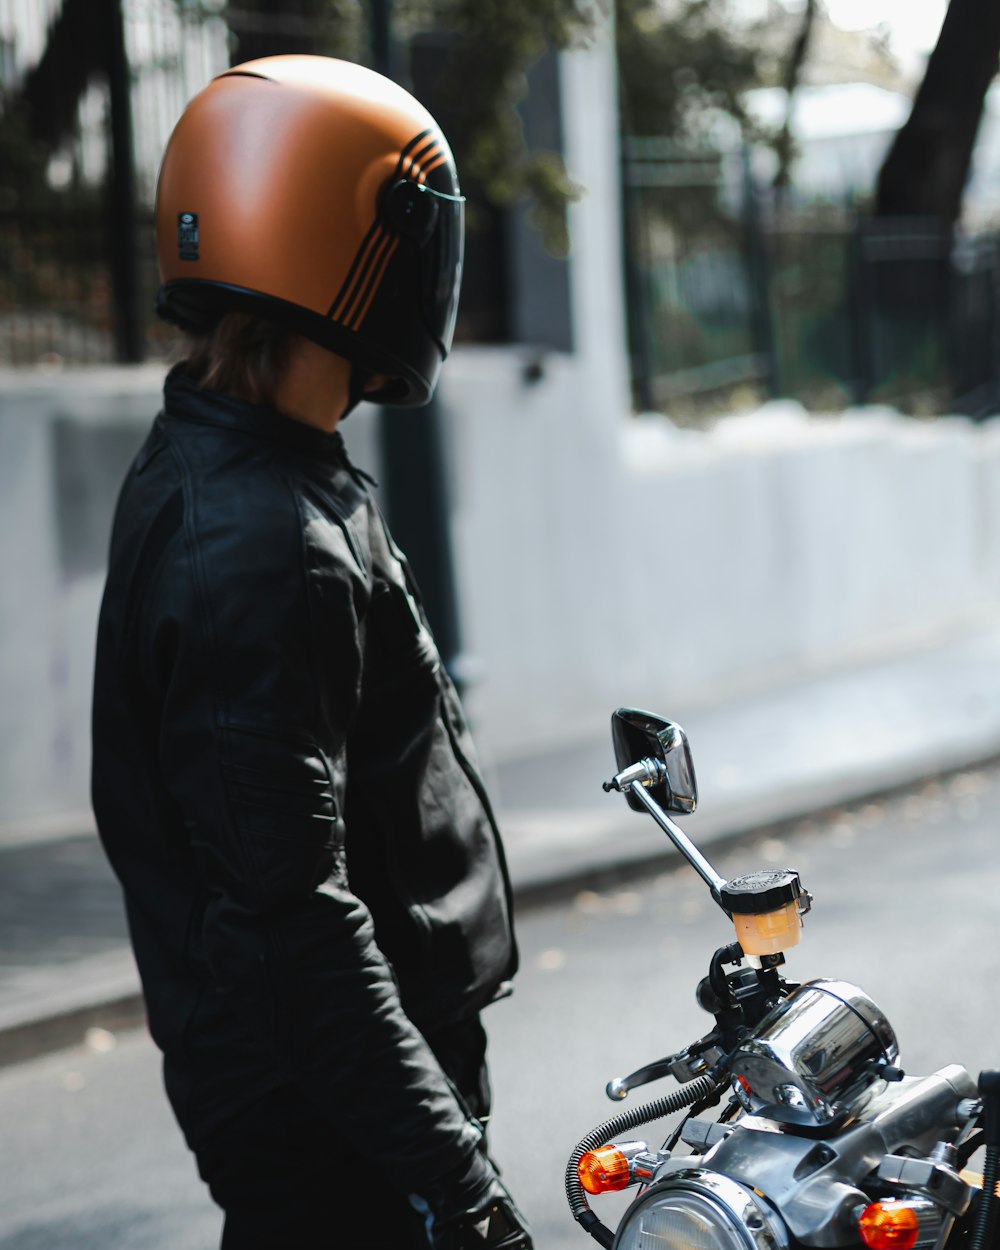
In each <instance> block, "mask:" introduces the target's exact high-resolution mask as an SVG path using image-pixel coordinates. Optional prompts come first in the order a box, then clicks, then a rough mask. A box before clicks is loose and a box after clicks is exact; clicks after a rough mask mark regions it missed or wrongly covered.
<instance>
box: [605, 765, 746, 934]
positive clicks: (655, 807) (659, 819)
mask: <svg viewBox="0 0 1000 1250" xmlns="http://www.w3.org/2000/svg"><path fill="white" fill-rule="evenodd" d="M615 780H617V778H616V779H615ZM622 789H623V790H624V789H630V790H631V792H632V793H633V794H634V795H635V797H636V798H637V799H638V800H639V802H640V803H642V805H643V807H645V809H646V810H647V811H648V812H649V814H650V816H652V818H653V819H654V820H655V821H656V823H657V824H658V825H659V826H660V828H661V829H662V830H663V832H664V833H665V834H666V835H667V837H668V838H669V839H670V841H671V842H672V843H673V844H674V846H675V847H676V848H677V849H678V850H679V851H680V853H681V854H682V855H683V856H684V858H685V859H686V860H687V862H688V863H689V864H690V865H691V867H692V868H693V869H694V870H695V872H696V873H697V874H698V876H699V877H701V879H702V881H704V882H705V884H706V885H707V886H708V887H709V889H711V891H712V897H713V898H714V899H715V901H716V902H717V903H718V904H719V906H720V907H721V906H722V903H721V895H720V891H721V890H722V887H723V886H724V885H725V884H726V878H725V877H720V876H719V874H718V873H717V872H716V871H715V869H714V868H713V867H712V865H711V864H710V863H709V862H708V860H707V859H706V858H705V856H704V855H702V853H701V851H699V850H698V848H697V847H696V846H695V844H694V843H693V842H692V841H691V839H690V838H689V837H688V836H687V834H686V833H685V832H684V830H683V829H681V828H680V827H679V826H678V825H675V824H674V822H673V821H672V820H671V819H670V817H669V816H668V815H667V813H666V812H665V811H664V810H663V808H662V807H660V805H659V803H657V801H656V800H655V799H654V798H653V797H652V795H650V794H648V793H647V792H646V790H645V789H644V788H643V786H642V783H641V782H639V783H638V784H636V783H635V782H631V783H629V785H627V786H623V787H622ZM723 910H724V911H725V908H723Z"/></svg>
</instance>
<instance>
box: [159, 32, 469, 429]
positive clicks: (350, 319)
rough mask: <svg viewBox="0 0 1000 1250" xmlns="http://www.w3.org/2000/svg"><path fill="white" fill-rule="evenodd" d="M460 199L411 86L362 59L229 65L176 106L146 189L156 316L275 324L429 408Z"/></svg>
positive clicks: (454, 285)
mask: <svg viewBox="0 0 1000 1250" xmlns="http://www.w3.org/2000/svg"><path fill="white" fill-rule="evenodd" d="M463 208H464V201H463V198H462V196H461V193H460V191H459V187H458V178H457V175H456V172H455V163H454V159H453V158H452V154H451V150H450V149H449V147H448V144H447V142H446V140H445V138H444V136H443V135H442V133H441V131H440V130H439V129H438V126H437V124H436V122H435V121H434V119H433V117H431V115H430V114H429V113H428V112H427V110H426V109H425V108H424V107H423V106H422V105H421V104H419V103H418V101H417V100H415V99H414V98H413V96H411V95H410V94H409V93H408V92H407V91H404V90H403V88H401V87H399V86H397V85H396V84H395V83H393V82H392V81H390V80H389V79H387V78H384V77H382V75H380V74H376V73H374V72H373V71H371V70H368V69H365V68H363V67H362V66H359V65H353V64H351V63H349V62H346V61H338V60H333V59H332V58H329V57H321V56H275V57H266V58H264V59H262V60H258V61H250V62H248V63H247V64H245V65H238V66H235V67H234V68H233V69H230V70H227V71H226V72H225V73H224V74H221V75H220V76H219V77H218V78H216V79H214V80H213V81H212V82H211V83H209V85H208V86H207V87H206V88H205V89H204V90H203V91H201V92H200V93H199V94H198V95H196V96H195V97H194V99H193V100H192V101H191V102H190V104H189V105H188V106H187V108H186V109H185V111H184V113H183V114H182V116H181V118H180V121H179V122H178V123H177V126H176V127H175V129H174V132H173V134H172V136H171V138H170V141H169V143H168V145H167V149H166V152H165V154H164V158H163V164H162V167H161V169H160V177H159V183H158V186H157V193H156V239H157V253H158V258H159V265H160V278H161V283H162V285H161V287H160V291H159V294H158V297H157V308H158V310H159V312H160V315H161V316H162V317H164V318H165V319H166V320H168V321H171V322H174V323H176V324H178V325H180V326H182V327H183V328H185V329H188V330H192V331H196V332H200V331H204V330H206V329H209V328H210V327H211V326H212V325H213V324H214V322H215V321H216V320H218V318H219V317H220V316H221V315H222V314H223V313H225V312H229V311H234V310H235V311H241V312H247V313H251V314H253V315H254V316H258V317H262V318H265V319H267V320H271V321H275V322H278V323H280V324H281V325H284V326H287V327H288V328H289V329H290V330H293V331H295V332H297V333H299V334H303V335H305V336H307V337H308V338H310V339H313V340H314V341H316V342H317V343H320V344H322V345H323V346H324V347H327V348H329V349H330V350H331V351H335V352H337V353H338V354H340V355H342V356H345V357H346V358H347V359H349V360H351V361H353V362H354V363H355V364H356V365H357V366H359V367H360V368H362V369H364V370H366V371H367V372H368V373H370V374H381V375H385V376H386V377H387V378H388V379H389V381H388V382H387V384H386V386H385V387H383V388H382V389H381V390H380V391H378V392H376V393H375V394H373V395H371V396H370V398H373V399H376V400H378V401H379V402H382V403H388V404H401V405H413V404H422V403H425V402H426V401H427V400H428V399H429V398H430V395H431V394H432V392H433V390H434V386H435V383H436V381H437V376H438V373H439V371H440V368H441V362H442V361H443V360H444V358H445V357H446V356H447V354H448V351H449V349H450V347H451V340H452V334H453V332H454V326H455V312H456V307H457V304H458V291H459V284H460V280H461V272H462V246H463V226H464V218H463Z"/></svg>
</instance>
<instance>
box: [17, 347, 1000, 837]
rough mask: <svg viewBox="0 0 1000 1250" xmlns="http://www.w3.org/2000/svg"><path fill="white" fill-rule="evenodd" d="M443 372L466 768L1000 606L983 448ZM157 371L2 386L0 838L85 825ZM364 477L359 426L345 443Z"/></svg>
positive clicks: (510, 352)
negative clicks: (649, 410)
mask: <svg viewBox="0 0 1000 1250" xmlns="http://www.w3.org/2000/svg"><path fill="white" fill-rule="evenodd" d="M522 365H523V360H522V358H521V356H520V354H519V352H518V351H517V349H507V350H495V351H489V350H470V351H463V352H459V353H457V354H456V355H455V357H454V359H453V360H452V362H451V363H450V366H449V371H448V374H447V380H446V383H445V384H444V388H443V399H444V411H445V415H446V419H447V423H448V430H449V448H450V454H451V457H452V464H451V469H452V480H453V497H454V528H453V536H454V543H455V551H456V559H457V566H458V580H459V587H460V596H461V613H462V624H463V628H464V633H465V639H466V644H467V649H468V650H469V651H470V652H471V654H472V655H473V656H475V657H476V659H477V660H478V680H477V681H475V683H474V684H473V685H472V687H471V689H470V693H469V703H470V708H471V711H472V713H473V716H474V718H475V721H476V724H477V734H478V737H479V739H480V741H481V744H482V746H483V748H484V751H485V754H486V755H487V756H488V757H492V759H494V760H497V759H501V758H505V757H506V758H509V757H512V756H516V755H518V754H520V753H523V752H526V751H528V750H530V749H531V748H532V747H534V746H538V745H543V744H545V743H548V742H551V741H552V740H553V737H554V736H556V735H558V738H559V740H561V741H565V739H566V736H567V726H570V727H571V728H570V730H569V733H570V734H571V735H579V737H580V738H581V739H583V738H585V737H588V736H590V735H591V734H597V735H603V734H604V732H605V727H606V720H607V715H608V713H609V710H610V709H611V708H612V707H613V706H615V705H617V704H620V703H629V702H634V703H638V704H640V705H649V706H653V707H656V708H668V709H678V708H681V707H683V708H688V709H689V708H690V707H692V706H693V705H696V704H703V703H705V702H711V701H715V700H718V699H720V698H724V697H726V695H728V694H732V693H734V692H737V691H742V690H745V689H752V688H755V687H763V686H767V685H771V684H774V683H779V682H786V681H789V680H792V679H794V678H795V677H796V676H797V675H800V674H802V673H805V672H815V671H819V670H823V669H829V668H831V667H835V666H837V665H847V664H850V663H851V662H852V661H853V660H856V659H857V658H859V657H862V656H866V655H870V654H873V653H878V652H879V651H883V652H886V653H890V652H893V651H898V650H899V649H901V648H907V647H916V646H919V645H922V644H923V643H924V642H925V641H926V640H927V639H928V638H932V637H934V636H939V635H947V634H951V633H955V632H959V631H961V630H963V629H965V628H967V627H969V626H970V625H973V624H976V623H978V622H979V621H981V620H982V619H983V617H984V616H989V615H992V614H994V613H996V612H997V609H998V606H1000V428H996V427H994V426H985V427H984V426H975V425H973V424H971V423H969V422H967V421H965V420H962V419H957V418H956V419H946V420H941V421H937V422H934V423H920V422H914V421H912V420H907V419H903V418H900V417H896V416H894V415H892V414H889V413H880V412H865V413H855V414H850V413H848V414H844V415H842V416H839V417H836V418H826V419H824V418H816V417H806V416H805V415H804V414H802V413H801V412H800V411H798V410H797V409H796V408H795V407H794V406H793V405H772V406H770V407H769V408H767V409H764V410H762V411H761V412H759V413H757V414H751V415H744V416H739V417H733V418H729V419H726V420H724V421H722V422H720V423H719V425H718V426H717V427H716V428H715V429H714V430H712V431H708V432H693V431H681V430H677V429H675V428H674V427H672V426H671V425H670V423H669V422H667V421H666V420H665V419H662V418H660V419H657V418H651V417H645V418H633V419H630V418H627V417H625V416H624V414H623V411H622V409H621V407H620V406H619V407H617V408H614V409H609V407H608V406H607V405H606V403H605V400H604V399H603V398H602V399H601V401H600V403H597V402H595V400H594V396H593V393H592V392H593V388H594V385H595V383H594V378H593V376H592V374H591V371H590V370H589V369H588V367H587V363H586V362H585V361H584V360H583V359H581V358H579V357H570V356H557V355H554V356H551V357H550V358H549V359H548V361H547V362H546V368H545V373H544V376H543V377H542V378H541V379H540V380H537V381H529V380H527V378H526V376H525V373H524V370H523V368H522ZM159 384H160V371H159V370H158V369H154V368H144V369H140V370H136V371H126V370H107V371H96V372H88V373H80V374H73V375H67V374H63V375H53V376H52V377H50V378H45V377H26V376H24V375H20V374H19V375H12V374H8V375H6V376H0V509H2V516H3V523H2V525H0V826H3V825H7V826H11V825H17V826H19V827H25V826H31V827H45V826H46V825H51V826H52V827H53V828H62V827H68V826H73V825H79V823H80V822H81V821H85V820H86V809H87V767H88V714H89V695H90V674H91V663H92V655H93V647H94V632H95V622H96V615H97V608H98V603H99V598H100V589H101V580H102V573H103V561H104V550H105V545H106V534H107V527H108V524H109V521H110V516H111V510H112V507H113V503H114V496H115V491H116V488H117V482H118V480H119V478H120V476H121V473H122V471H123V469H124V466H125V463H126V462H127V460H128V458H129V456H130V455H131V453H132V451H133V450H134V448H135V447H136V446H137V444H138V443H139V441H140V440H141V438H142V437H143V435H144V433H145V430H146V428H147V427H148V424H149V421H150V419H151V418H152V416H153V414H154V413H155V411H156V408H157V405H158V394H159ZM345 429H346V433H347V434H348V441H349V443H350V445H351V446H352V450H353V452H354V454H355V455H356V457H357V458H358V459H359V461H362V462H365V463H367V464H369V465H374V466H375V467H377V463H376V462H377V456H376V451H375V448H376V443H375V434H376V430H375V425H374V423H373V421H372V418H371V415H370V414H368V415H366V414H364V413H359V414H358V415H357V416H356V417H354V418H352V419H351V421H350V422H348V424H347V426H346V427H345Z"/></svg>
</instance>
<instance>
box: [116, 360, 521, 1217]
mask: <svg viewBox="0 0 1000 1250" xmlns="http://www.w3.org/2000/svg"><path fill="white" fill-rule="evenodd" d="M165 397H166V398H165V409H164V411H163V412H162V413H161V414H160V416H159V417H158V418H157V419H156V422H155V424H154V426H153V428H152V431H151V433H150V435H149V437H148V439H147V440H146V443H145V445H144V446H143V448H142V449H141V451H140V452H139V454H138V456H137V458H136V460H135V462H134V464H133V466H132V469H131V471H130V473H129V475H128V477H127V479H126V481H125V484H124V486H123V489H122V494H121V498H120V500H119V503H118V510H117V514H116V519H115V526H114V533H113V537H112V544H111V554H110V562H109V573H108V580H107V586H106V589H105V595H104V602H103V606H102V610H101V617H100V625H99V631H98V646H97V669H96V678H95V692H94V717H93V747H94V755H93V802H94V810H95V813H96V816H97V822H98V827H99V830H100V834H101V838H102V840H103V842H104V845H105V847H106V849H107V853H108V856H109V858H110V860H111V862H112V864H113V866H114V868H115V871H116V872H117V874H118V876H119V878H120V880H121V882H122V885H123V887H124V893H125V900H126V906H127V910H128V918H129V923H130V927H131V934H132V940H133V944H134V948H135V954H136V959H137V962H138V965H139V971H140V974H141V977H142V982H143V988H144V992H145V996H146V1001H147V1007H148V1014H149V1024H150V1029H151V1032H152V1035H153V1037H154V1039H155V1041H156V1043H157V1044H158V1045H159V1047H160V1048H161V1049H162V1050H163V1051H164V1054H165V1073H166V1080H167V1088H168V1093H169V1095H170V1098H171V1101H172V1103H173V1106H174V1109H175V1112H176V1114H177V1116H178V1119H179V1121H180V1123H181V1125H182V1127H183V1128H184V1130H185V1133H186V1135H187V1137H188V1140H189V1143H190V1144H191V1145H192V1146H193V1147H194V1148H195V1149H197V1147H198V1144H199V1142H200V1141H205V1140H207V1139H208V1136H210V1135H211V1133H212V1131H213V1128H215V1127H216V1126H218V1125H220V1124H223V1123H225V1122H226V1120H227V1119H228V1118H230V1117H231V1116H233V1115H234V1114H235V1113H236V1112H238V1111H239V1110H240V1109H242V1108H243V1107H245V1106H247V1105H249V1104H250V1103H252V1102H253V1101H254V1099H256V1098H259V1097H260V1096H261V1095H262V1094H263V1093H266V1092H269V1091H271V1090H274V1089H279V1088H281V1087H283V1086H287V1085H291V1086H294V1087H297V1088H298V1089H301V1090H304V1091H305V1092H306V1093H307V1095H308V1096H309V1098H310V1100H311V1101H312V1102H313V1104H314V1105H315V1106H316V1107H317V1108H318V1110H319V1111H320V1113H321V1114H323V1115H324V1116H328V1117H329V1119H330V1121H331V1123H333V1124H335V1125H336V1130H337V1132H338V1133H339V1134H342V1135H343V1138H344V1140H348V1139H351V1140H353V1141H354V1142H356V1143H360V1144H361V1146H362V1149H365V1150H370V1151H371V1153H372V1154H373V1155H377V1157H378V1159H379V1162H380V1164H381V1165H382V1166H384V1167H387V1168H390V1169H391V1168H396V1169H402V1173H401V1175H402V1176H404V1177H405V1178H406V1182H405V1183H406V1185H407V1186H408V1187H411V1188H412V1189H413V1190H414V1191H417V1192H423V1191H424V1190H425V1189H427V1188H428V1187H432V1186H433V1185H434V1184H435V1183H437V1182H438V1181H440V1179H441V1178H442V1177H445V1176H446V1175H448V1174H453V1173H455V1172H456V1169H457V1170H458V1171H459V1172H461V1171H462V1169H463V1167H464V1168H465V1169H466V1181H465V1182H463V1183H465V1184H466V1185H467V1187H468V1186H472V1187H473V1188H474V1187H475V1185H476V1184H477V1183H479V1180H481V1179H482V1178H481V1177H480V1178H478V1179H477V1177H476V1176H475V1175H473V1176H472V1177H471V1179H470V1178H469V1175H468V1168H469V1167H471V1168H472V1171H473V1173H475V1170H476V1167H477V1166H478V1165H477V1164H476V1163H475V1157H476V1156H475V1147H476V1144H477V1141H478V1134H477V1132H476V1130H475V1128H474V1127H473V1126H472V1125H471V1124H470V1122H469V1118H468V1116H467V1115H466V1113H465V1112H464V1111H463V1110H462V1108H461V1107H460V1106H459V1104H458V1102H457V1100H456V1098H455V1096H454V1093H453V1091H452V1089H451V1087H450V1085H449V1084H448V1082H447V1081H446V1080H445V1078H444V1076H443V1075H442V1073H441V1070H440V1068H439V1066H438V1064H437V1062H436V1061H435V1059H434V1057H433V1055H432V1053H431V1052H430V1050H429V1049H428V1047H427V1045H426V1043H425V1041H424V1036H422V1034H423V1035H431V1034H433V1032H434V1030H435V1029H437V1028H439V1027H441V1026H444V1025H447V1024H449V1023H451V1022H454V1021H457V1020H461V1019H463V1018H466V1017H469V1016H470V1015H472V1014H473V1013H475V1012H476V1011H477V1010H478V1009H479V1008H480V1007H482V1006H483V1005H484V1004H486V1003H488V1002H490V1001H491V1000H492V999H494V998H496V997H497V996H498V995H499V994H500V993H502V992H503V991H504V986H505V983H506V982H507V979H508V978H509V977H510V976H511V975H512V973H513V971H514V968H515V962H516V954H515V948H514V942H513V937H512V931H511V921H510V891H509V883H508V880H507V874H506V869H505V866H504V860H503V852H502V849H501V846H500V841H499V837H498V834H497V830H496V827H495V823H494V820H493V816H492V814H491V812H490V807H489V803H488V801H487V799H486V796H485V793H484V791H483V786H482V783H481V781H480V778H479V775H478V773H477V770H476V763H475V757H474V753H473V747H472V743H471V741H470V738H469V734H468V731H467V728H466V725H465V721H464V719H463V715H462V711H461V708H460V706H459V703H458V700H457V697H456V695H455V692H454V690H453V688H452V686H451V683H450V681H449V680H448V677H447V675H446V674H445V672H444V670H443V668H442V665H441V662H440V660H439V658H438V653H437V650H436V648H435V646H434V642H433V639H432V638H431V635H430V633H429V631H428V629H427V626H426V622H425V619H424V616H423V612H422V610H421V608H420V604H419V599H418V597H417V592H416V590H415V588H414V586H413V583H412V579H411V577H410V575H409V572H408V570H407V566H406V562H405V560H404V559H403V557H402V555H401V553H400V552H399V551H398V549H397V548H396V547H395V546H394V545H393V542H392V540H391V538H390V537H389V535H388V532H387V530H386V528H385V526H384V524H383V522H382V519H381V517H380V515H379V513H378V511H377V509H376V507H375V505H374V503H373V501H372V498H371V496H370V493H369V491H368V489H367V487H366V484H365V482H364V480H362V475H360V474H359V473H358V472H357V471H356V470H354V469H353V468H352V466H351V465H350V463H349V461H348V460H347V458H346V454H345V452H344V449H343V444H342V442H341V440H340V438H339V436H338V435H327V434H324V433H322V432H320V431H318V430H315V429H313V428H312V427H309V426H305V425H302V424H299V423H297V422H295V421H292V420H289V419H288V418H285V417H282V416H280V415H278V414H276V413H274V412H272V411H270V410H268V409H265V408H260V407H255V406H253V405H249V404H245V403H241V402H239V401H236V400H234V399H231V398H229V397H227V396H224V395H221V394H218V393H214V392H210V391H203V390H200V389H199V388H198V387H196V386H195V385H194V384H193V383H192V382H190V381H189V380H188V379H186V378H184V377H183V376H180V375H179V374H177V373H176V372H175V373H173V374H171V375H170V376H169V377H168V379H167V384H166V390H165ZM470 1160H471V1161H472V1162H471V1163H470ZM483 1166H485V1165H483Z"/></svg>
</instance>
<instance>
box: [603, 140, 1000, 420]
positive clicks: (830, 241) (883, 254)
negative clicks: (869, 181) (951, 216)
mask: <svg viewBox="0 0 1000 1250" xmlns="http://www.w3.org/2000/svg"><path fill="white" fill-rule="evenodd" d="M624 155H625V161H624V170H623V184H624V203H625V206H626V213H625V222H626V248H625V252H626V258H627V262H626V268H627V277H628V293H629V301H628V302H629V329H630V342H631V350H632V363H633V377H634V379H635V391H636V399H637V402H638V403H639V405H640V406H642V407H651V406H661V407H662V406H669V405H670V404H671V403H676V402H677V401H678V400H680V399H682V398H683V397H687V399H688V401H689V402H690V403H692V404H693V405H694V406H695V407H697V406H698V403H699V402H704V401H706V400H708V401H709V402H715V401H720V400H724V399H725V397H726V396H727V394H728V393H730V392H731V391H732V390H733V388H735V387H749V388H751V389H752V390H753V391H754V392H755V393H757V394H761V395H784V396H791V397H795V398H799V399H802V400H803V401H804V402H805V403H807V404H808V405H809V406H812V407H815V408H830V409H835V408H840V407H843V406H845V405H847V404H851V403H866V402H876V403H890V404H894V405H897V406H899V407H901V408H903V409H904V410H910V411H914V412H921V413H928V414H930V413H939V412H945V411H950V412H964V413H968V414H970V415H973V416H977V417H979V416H986V415H990V414H992V413H995V412H997V411H1000V238H998V236H997V235H995V234H980V235H977V236H975V237H968V236H963V235H961V234H954V233H953V232H952V231H950V230H949V229H948V228H947V227H945V226H943V225H942V224H941V223H939V222H936V221H927V220H923V219H919V218H895V219H890V218H873V217H866V216H865V215H863V214H861V213H859V212H857V211H856V210H855V209H854V208H853V207H851V206H849V205H840V206H837V205H830V204H824V205H812V206H808V205H806V206H803V205H798V206H796V207H795V208H794V209H793V210H785V211H776V210H775V208H774V205H773V203H772V202H771V201H770V200H769V197H768V196H766V195H764V194H762V193H761V191H760V189H759V188H758V186H757V185H756V184H755V181H754V179H753V177H752V176H751V173H750V168H751V166H750V161H749V157H748V154H747V153H745V152H743V153H741V152H733V153H728V154H719V153H694V154H692V153H690V152H683V151H678V150H677V149H675V148H672V147H671V145H669V144H665V143H663V142H662V141H656V140H654V141H650V140H631V141H627V142H626V144H625V146H624Z"/></svg>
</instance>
